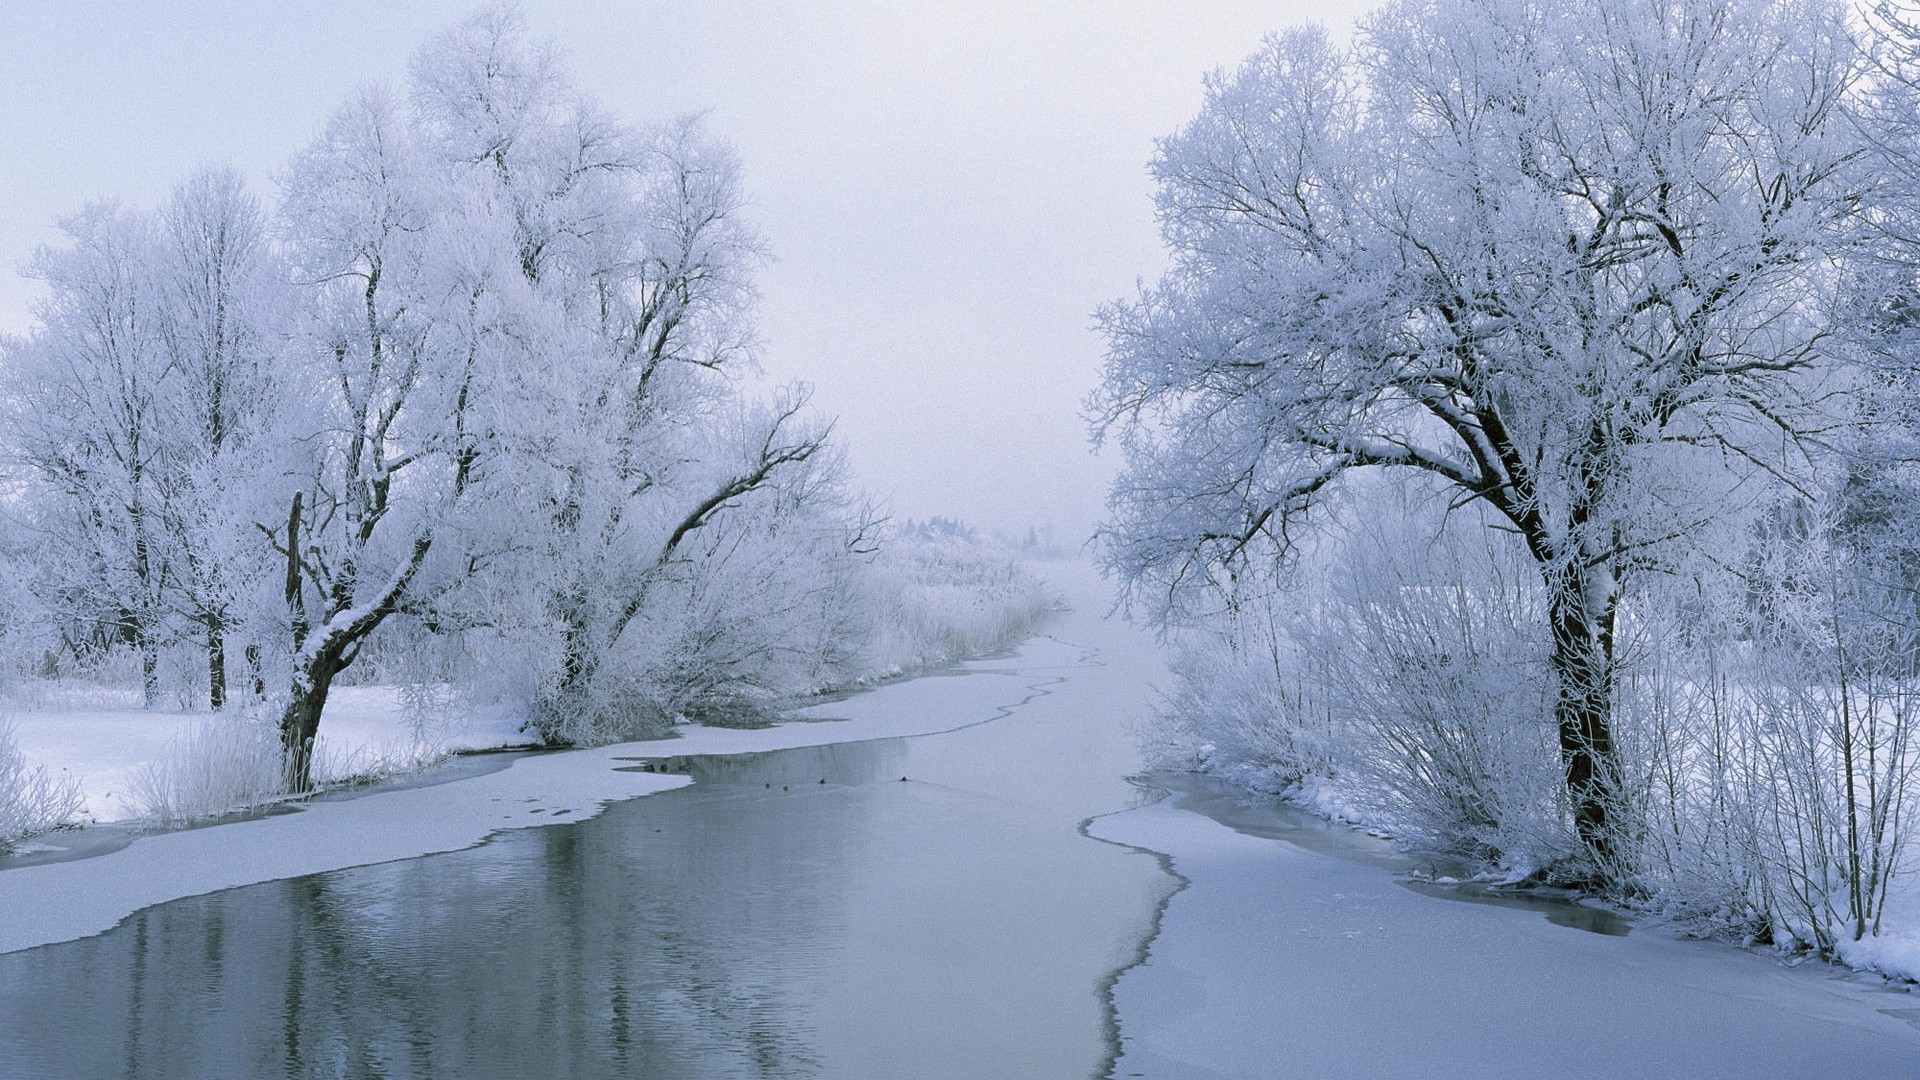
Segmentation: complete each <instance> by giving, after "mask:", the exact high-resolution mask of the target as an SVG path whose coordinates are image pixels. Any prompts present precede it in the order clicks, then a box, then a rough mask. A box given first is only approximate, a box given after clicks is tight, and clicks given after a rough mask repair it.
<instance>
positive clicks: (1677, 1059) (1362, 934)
mask: <svg viewBox="0 0 1920 1080" xmlns="http://www.w3.org/2000/svg"><path fill="white" fill-rule="evenodd" d="M1090 831H1091V833H1092V834H1093V835H1095V836H1098V837H1101V838H1104V839H1109V840H1114V841H1118V842H1123V843H1127V844H1132V845H1136V846H1140V847H1144V848H1150V849H1152V850H1155V851H1161V852H1166V853H1169V854H1170V855H1171V858H1172V862H1173V866H1174V868H1175V869H1176V870H1177V871H1178V872H1180V873H1181V874H1182V875H1184V876H1185V877H1186V878H1188V879H1189V881H1190V884H1189V885H1188V886H1187V888H1185V889H1184V890H1183V891H1181V892H1180V893H1178V894H1176V895H1175V896H1174V897H1173V898H1172V900H1171V901H1170V902H1169V904H1168V906H1167V909H1166V911H1165V914H1164V916H1163V918H1162V923H1161V926H1160V933H1159V935H1158V937H1157V938H1156V939H1155V940H1154V942H1153V944H1152V947H1151V950H1150V953H1149V956H1148V959H1147V961H1146V963H1145V964H1143V965H1141V966H1139V967H1136V968H1134V969H1132V970H1131V971H1129V972H1127V973H1126V974H1125V975H1124V976H1123V977H1122V978H1121V979H1120V980H1119V983H1118V985H1117V986H1116V987H1115V991H1114V1000H1115V1004H1116V1006H1117V1007H1118V1010H1119V1016H1120V1028H1121V1033H1122V1037H1123V1044H1124V1054H1123V1056H1122V1057H1121V1058H1120V1061H1119V1064H1118V1066H1117V1067H1116V1069H1115V1070H1114V1072H1113V1075H1114V1076H1116V1077H1136V1076H1137V1077H1160V1078H1177V1080H1208V1078H1217V1077H1281V1076H1302V1077H1322V1076H1395V1077H1419V1076H1434V1077H1455V1076H1485V1077H1542V1076H1579V1077H1690V1078H1692V1077H1740V1078H1743V1080H1754V1078H1758V1077H1839V1076H1847V1077H1886V1078H1889V1080H1891V1078H1895V1077H1901V1078H1904V1077H1910V1076H1920V1030H1916V1026H1915V1024H1914V1022H1913V1021H1914V1020H1917V1019H1920V1009H1916V1004H1920V1003H1916V1001H1915V999H1914V997H1913V995H1911V994H1908V993H1906V992H1904V991H1900V990H1898V989H1894V988H1889V987H1887V986H1885V985H1884V984H1881V983H1879V981H1878V980H1875V979H1871V978H1867V977H1863V976H1854V975H1848V974H1845V973H1842V972H1840V971H1838V970H1836V969H1834V968H1831V967H1827V966H1826V965H1822V964H1817V963H1810V964H1805V965H1802V966H1801V967H1799V968H1789V967H1786V966H1784V965H1782V964H1780V963H1777V962H1773V961H1771V960H1770V959H1769V958H1767V957H1763V956H1755V955H1751V954H1748V953H1744V952H1742V951H1740V950H1737V949H1734V948H1731V947H1728V946H1726V945H1723V944H1719V943H1714V942H1700V941H1678V940H1674V939H1673V938H1671V937H1669V936H1667V935H1665V934H1662V933H1660V932H1658V931H1655V930H1647V931H1644V932H1639V931H1636V932H1635V933H1633V934H1632V935H1629V936H1626V937H1611V936H1603V935H1600V934H1589V933H1582V932H1580V931H1577V930H1570V929H1567V928H1565V927H1562V926H1556V925H1553V924H1552V923H1550V922H1549V921H1548V920H1547V919H1544V918H1542V917H1541V916H1540V915H1539V914H1538V913H1535V912H1527V911H1516V910H1510V909H1505V908H1500V907H1492V906H1487V905H1484V904H1469V903H1455V902H1448V901H1445V900H1436V899H1434V898H1432V897H1430V896H1423V895H1419V894H1417V893H1415V892H1413V891H1411V890H1409V889H1407V888H1403V887H1402V886H1401V885H1400V884H1399V882H1398V881H1397V880H1396V878H1395V877H1394V876H1393V874H1392V873H1391V872H1389V871H1388V870H1385V869H1382V868H1380V867H1378V866H1374V865H1367V864H1365V863H1364V862H1359V861H1349V860H1344V859H1339V858H1332V857H1329V856H1327V855H1325V854H1317V853H1314V852H1310V851H1307V850H1303V849H1302V848H1300V847H1297V846H1294V845H1292V844H1289V843H1285V842H1282V841H1277V840H1271V839H1263V838H1259V837H1255V836H1246V835H1242V834H1240V833H1238V832H1235V831H1233V830H1232V829H1229V828H1227V827H1225V826H1223V825H1221V824H1219V823H1217V822H1215V821H1213V820H1210V819H1208V818H1206V817H1202V816H1200V815H1198V814H1195V813H1191V812H1188V811H1186V810H1183V809H1180V808H1178V807H1177V806H1176V805H1174V801H1173V800H1169V801H1168V802H1163V803H1158V804H1155V805H1152V806H1147V807H1143V808H1140V809H1136V810H1131V811H1128V812H1126V813H1122V814H1117V815H1113V816H1110V817H1104V818H1101V819H1099V820H1098V821H1095V822H1094V823H1092V826H1091V827H1090Z"/></svg>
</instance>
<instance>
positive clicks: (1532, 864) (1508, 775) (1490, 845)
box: [1305, 536, 1573, 871]
mask: <svg viewBox="0 0 1920 1080" xmlns="http://www.w3.org/2000/svg"><path fill="white" fill-rule="evenodd" d="M1408 546H1409V545H1408V544H1407V542H1406V540H1405V538H1400V537H1394V536H1384V537H1375V538H1371V539H1370V541H1369V542H1360V543H1356V544H1355V545H1354V546H1353V548H1352V549H1351V550H1350V551H1349V553H1348V554H1347V556H1346V558H1345V560H1344V561H1343V564H1342V565H1341V567H1340V568H1339V573H1338V574H1337V578H1336V584H1334V586H1333V587H1332V588H1330V589H1329V593H1330V596H1329V602H1328V603H1327V604H1326V605H1325V610H1326V614H1325V616H1324V617H1323V618H1322V619H1320V620H1318V621H1317V622H1315V623H1313V624H1310V626H1309V627H1308V628H1307V630H1306V640H1305V644H1306V646H1307V648H1306V652H1307V654H1308V655H1311V656H1314V657H1317V658H1319V660H1318V662H1317V668H1318V670H1317V671H1316V672H1315V673H1314V679H1315V682H1316V684H1317V692H1318V694H1319V696H1320V697H1321V698H1322V700H1324V701H1326V702H1328V704H1329V706H1330V707H1331V708H1332V709H1333V710H1334V712H1335V714H1336V716H1338V717H1339V718H1340V721H1341V727H1342V739H1341V742H1340V744H1339V746H1338V748H1337V751H1336V754H1335V759H1336V761H1337V763H1338V767H1339V769H1340V771H1341V773H1342V775H1343V780H1344V785H1343V786H1344V789H1345V790H1346V798H1347V799H1348V801H1349V802H1351V803H1352V804H1354V805H1355V806H1358V807H1362V808H1365V809H1366V810H1368V811H1369V812H1370V813H1369V816H1370V817H1372V818H1374V819H1375V820H1376V821H1378V822H1380V823H1382V824H1385V825H1387V826H1388V827H1389V828H1391V829H1393V830H1394V832H1395V833H1396V834H1397V835H1399V836H1400V837H1401V838H1402V839H1403V840H1405V841H1407V842H1408V843H1410V844H1412V845H1413V846H1416V847H1418V848H1421V849H1423V850H1428V851H1433V852H1436V853H1444V854H1450V855H1456V856H1462V857H1466V858H1469V859H1472V860H1477V861H1484V862H1488V863H1501V864H1505V865H1507V866H1508V867H1509V868H1510V869H1519V870H1524V871H1532V870H1534V869H1536V868H1539V867H1542V866H1545V865H1548V864H1550V863H1553V862H1556V861H1558V860H1559V859H1561V858H1563V857H1564V856H1565V855H1566V854H1567V853H1568V852H1569V851H1570V850H1571V849H1572V846H1573V845H1572V843H1571V838H1570V837H1568V836H1566V835H1565V834H1564V830H1563V829H1562V827H1561V826H1560V825H1559V822H1560V821H1561V820H1562V818H1563V811H1562V809H1561V807H1562V803H1561V793H1562V787H1561V781H1560V776H1559V772H1558V756H1557V752H1556V749H1555V747H1554V745H1553V743H1552V741H1551V739H1552V731H1551V729H1550V728H1549V727H1548V726H1547V725H1545V724H1543V723H1542V722H1541V721H1542V718H1543V717H1547V716H1550V715H1552V710H1553V696H1552V695H1553V680H1552V678H1551V672H1550V671H1549V670H1548V663H1547V657H1546V650H1545V649H1544V648H1543V647H1541V645H1540V644H1539V642H1540V641H1541V639H1542V638H1543V637H1544V634H1543V633H1542V632H1541V631H1540V629H1539V628H1540V625H1541V623H1542V611H1541V591H1540V589H1539V588H1538V586H1537V585H1535V584H1534V582H1533V581H1530V580H1528V578H1529V576H1530V575H1528V574H1527V573H1525V572H1524V571H1522V572H1518V573H1513V572H1511V571H1514V570H1516V569H1517V568H1515V567H1512V566H1510V565H1507V564H1503V562H1502V559H1501V555H1502V553H1501V552H1500V551H1498V550H1497V549H1493V548H1489V547H1487V546H1485V545H1479V546H1473V547H1470V546H1468V545H1463V544H1461V543H1459V542H1457V541H1456V540H1454V539H1453V538H1451V537H1445V536H1443V537H1442V538H1441V539H1440V540H1438V541H1436V542H1433V543H1430V544H1421V545H1419V547H1420V550H1421V551H1423V552H1424V557H1423V558H1420V559H1411V558H1408V554H1409V552H1408V551H1407V550H1406V548H1407V547H1408Z"/></svg>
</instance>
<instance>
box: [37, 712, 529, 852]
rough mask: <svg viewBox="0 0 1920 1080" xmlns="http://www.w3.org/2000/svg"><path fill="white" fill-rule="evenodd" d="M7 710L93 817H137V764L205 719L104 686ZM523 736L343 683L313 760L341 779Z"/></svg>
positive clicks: (486, 720) (500, 722)
mask: <svg viewBox="0 0 1920 1080" xmlns="http://www.w3.org/2000/svg"><path fill="white" fill-rule="evenodd" d="M7 715H8V717H9V718H10V719H11V720H12V722H13V733H14V741H15V743H16V744H17V745H18V746H19V748H20V754H21V756H22V757H23V758H25V759H26V762H27V763H28V765H30V766H45V767H46V768H47V769H48V771H49V772H52V773H54V774H56V775H58V776H63V777H69V778H72V779H73V780H75V781H77V782H78V783H79V785H80V791H81V794H82V796H83V797H84V798H85V800H86V811H85V812H86V816H87V818H88V819H89V820H91V821H93V822H96V823H100V822H110V821H125V820H127V819H128V818H133V817H139V816H141V814H142V813H143V811H144V808H143V807H142V806H141V804H140V800H139V798H138V796H137V795H136V794H135V792H136V790H137V776H138V773H139V772H140V770H142V769H144V768H146V767H148V766H151V765H154V764H155V763H158V762H160V761H162V760H164V759H165V758H166V757H167V754H168V752H169V750H170V749H171V748H172V746H173V745H174V744H176V743H177V742H178V741H179V740H181V739H183V738H185V737H186V736H187V735H188V733H189V731H190V730H191V729H192V728H193V726H194V725H195V724H201V723H206V722H208V720H209V717H208V714H206V713H194V712H163V711H148V710H146V709H143V708H141V707H140V702H139V693H138V692H137V691H133V690H126V691H116V690H105V689H87V690H78V689H74V690H68V691H66V692H64V693H62V692H46V693H42V694H41V695H39V697H38V699H37V700H35V701H33V702H31V703H28V704H24V705H15V706H14V707H12V708H11V709H9V710H7ZM528 741H529V740H528V738H527V736H526V735H524V734H522V733H521V732H520V730H519V724H518V723H517V722H516V721H514V720H513V719H511V718H510V717H506V716H501V715H496V716H491V717H486V716H481V717H465V716H458V717H457V718H456V716H455V715H454V714H449V715H447V716H445V717H442V718H437V719H434V720H429V721H427V722H425V723H424V724H423V725H422V724H416V723H414V722H412V721H410V720H409V719H408V718H407V710H406V708H405V706H404V704H403V702H402V701H401V697H400V693H399V691H397V690H395V689H394V688H392V687H387V686H347V687H338V688H336V689H335V690H334V691H333V693H332V694H331V695H329V697H328V699H327V711H326V715H325V717H324V718H323V721H322V723H321V734H320V739H319V747H318V750H317V753H316V757H317V758H318V759H319V761H320V762H321V764H322V771H323V772H324V771H325V770H326V769H327V768H328V767H331V768H332V770H333V771H334V772H336V773H339V774H343V775H344V774H351V773H353V772H364V771H372V770H373V769H374V768H375V767H378V766H381V765H385V766H388V767H389V768H392V767H404V766H406V765H408V764H413V763H418V762H422V761H426V760H431V759H432V758H433V757H435V756H438V755H440V754H443V753H449V752H453V751H459V750H478V749H487V748H491V747H499V746H515V745H524V744H525V743H527V742H528Z"/></svg>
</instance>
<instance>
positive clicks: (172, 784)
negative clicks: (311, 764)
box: [129, 715, 317, 822]
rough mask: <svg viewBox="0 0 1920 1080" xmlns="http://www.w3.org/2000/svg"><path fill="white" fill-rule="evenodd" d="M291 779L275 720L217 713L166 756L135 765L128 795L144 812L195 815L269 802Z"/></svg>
mask: <svg viewBox="0 0 1920 1080" xmlns="http://www.w3.org/2000/svg"><path fill="white" fill-rule="evenodd" d="M316 767H317V766H316ZM286 781H287V778H286V772H285V765H284V762H283V760H282V758H281V753H280V736H279V732H278V731H276V730H275V728H274V727H273V725H272V724H269V723H265V722H262V721H259V720H255V719H251V718H247V717H241V716H229V715H216V716H211V717H208V718H206V719H202V720H197V721H195V722H194V723H193V724H191V725H189V726H188V727H187V729H186V730H185V731H183V732H181V733H180V734H179V735H177V736H175V737H174V738H173V739H172V740H171V741H170V742H169V743H168V744H167V749H166V754H165V756H163V757H162V758H161V759H160V760H158V761H154V762H149V763H147V764H146V765H143V766H141V767H140V768H139V769H138V770H136V771H135V772H134V774H133V776H132V778H131V779H130V781H129V795H130V798H131V801H132V803H133V807H134V809H135V811H136V812H138V813H139V814H141V815H143V816H146V817H151V818H155V819H157V820H160V821H169V822H179V821H193V820H197V819H200V818H208V817H215V816H218V815H220V814H224V813H227V812H229V811H233V810H238V809H241V808H244V807H248V806H255V805H258V804H260V803H263V802H266V801H268V800H270V799H272V798H274V797H276V796H278V795H279V794H281V793H282V792H284V791H285V790H286Z"/></svg>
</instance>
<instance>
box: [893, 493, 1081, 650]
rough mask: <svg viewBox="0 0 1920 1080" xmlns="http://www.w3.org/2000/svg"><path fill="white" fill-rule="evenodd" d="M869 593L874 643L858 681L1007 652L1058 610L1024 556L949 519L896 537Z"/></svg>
mask: <svg viewBox="0 0 1920 1080" xmlns="http://www.w3.org/2000/svg"><path fill="white" fill-rule="evenodd" d="M867 588H868V591H867V598H866V605H867V607H868V609H869V613H868V620H869V627H870V629H869V633H870V635H871V636H870V639H869V642H868V644H867V647H866V648H865V649H864V650H863V651H862V652H863V655H862V656H861V657H860V659H859V661H858V663H859V667H860V668H861V670H860V671H859V672H858V673H857V675H856V677H857V678H872V677H874V676H884V675H891V674H898V673H901V672H906V671H912V670H915V669H918V668H924V667H927V666H930V665H934V664H940V663H944V662H946V661H949V660H956V659H960V658H962V657H968V656H980V655H983V654H986V653H990V652H993V651H995V650H997V649H1003V648H1005V647H1007V646H1008V645H1011V644H1012V643H1013V642H1015V641H1018V640H1019V639H1020V638H1022V637H1024V636H1025V635H1027V634H1029V633H1031V632H1032V631H1033V629H1034V627H1036V626H1038V625H1039V624H1040V622H1041V620H1043V619H1045V618H1046V616H1047V613H1048V612H1050V611H1052V610H1053V608H1054V607H1055V606H1056V604H1057V603H1058V600H1057V598H1056V597H1055V595H1054V593H1053V592H1052V591H1051V590H1050V589H1049V588H1048V587H1047V585H1046V582H1044V581H1042V580H1041V579H1040V577H1039V576H1038V575H1036V574H1035V573H1034V572H1033V571H1032V569H1031V568H1029V567H1028V566H1027V564H1026V562H1025V561H1024V560H1022V559H1021V558H1020V557H1019V556H1017V555H1015V554H1014V553H1013V552H1012V551H1010V550H1006V549H1003V548H1000V547H998V546H997V545H995V544H993V543H992V542H990V541H985V540H982V539H981V538H980V537H979V536H978V534H976V533H975V532H974V531H973V530H972V529H969V528H968V527H966V526H964V525H962V524H960V523H958V522H955V521H950V520H946V519H942V518H934V519H932V520H930V521H928V522H925V523H920V524H916V523H914V522H908V523H907V524H906V526H905V527H904V528H902V529H901V530H900V531H899V532H898V533H896V534H895V535H894V536H892V537H890V538H889V539H888V541H887V543H886V544H885V545H883V546H882V548H881V550H880V553H879V556H878V558H877V559H876V560H875V564H874V566H873V567H872V571H871V576H870V581H869V584H868V587H867Z"/></svg>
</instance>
